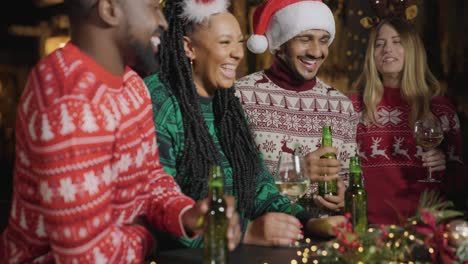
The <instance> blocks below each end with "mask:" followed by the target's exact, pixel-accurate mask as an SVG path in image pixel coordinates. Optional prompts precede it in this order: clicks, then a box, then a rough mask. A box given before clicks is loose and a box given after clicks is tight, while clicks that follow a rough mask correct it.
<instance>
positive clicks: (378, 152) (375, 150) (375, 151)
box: [370, 137, 390, 160]
mask: <svg viewBox="0 0 468 264" xmlns="http://www.w3.org/2000/svg"><path fill="white" fill-rule="evenodd" d="M380 141H382V138H374V137H373V138H372V146H371V149H372V154H371V155H370V156H371V157H372V158H375V157H376V156H383V157H385V158H386V159H388V160H390V158H389V157H388V156H387V154H386V153H385V149H379V145H380V144H379V143H380Z"/></svg>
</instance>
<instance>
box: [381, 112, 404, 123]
mask: <svg viewBox="0 0 468 264" xmlns="http://www.w3.org/2000/svg"><path fill="white" fill-rule="evenodd" d="M401 114H402V112H401V111H400V110H398V109H394V110H391V111H387V110H386V109H379V111H378V112H377V115H378V116H379V117H378V122H379V123H380V124H382V125H385V124H387V123H388V122H391V123H393V124H394V125H398V124H399V123H400V122H401V119H400V115H401Z"/></svg>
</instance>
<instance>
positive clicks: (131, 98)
mask: <svg viewBox="0 0 468 264" xmlns="http://www.w3.org/2000/svg"><path fill="white" fill-rule="evenodd" d="M127 94H128V97H130V101H132V104H133V107H134V108H135V109H138V108H140V104H139V103H138V101H137V99H136V98H135V95H134V94H133V93H132V92H131V91H129V90H127Z"/></svg>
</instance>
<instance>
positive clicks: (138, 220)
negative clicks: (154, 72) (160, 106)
mask: <svg viewBox="0 0 468 264" xmlns="http://www.w3.org/2000/svg"><path fill="white" fill-rule="evenodd" d="M65 3H66V5H67V6H68V7H69V10H70V11H71V12H70V22H71V29H72V36H71V39H72V40H71V42H70V43H68V44H67V45H66V46H65V47H64V48H62V49H59V50H57V51H55V52H54V53H52V54H51V55H49V56H48V57H46V58H44V59H43V60H42V61H40V62H39V63H38V65H37V66H36V67H35V68H34V69H33V70H32V72H31V74H30V77H29V81H28V83H27V86H26V88H25V90H24V93H23V96H22V98H21V100H20V102H19V108H18V119H17V129H16V133H17V135H16V139H17V141H16V151H17V159H16V165H15V166H16V167H15V176H14V177H15V179H14V192H13V193H14V194H13V203H12V209H11V214H10V221H9V226H8V227H7V229H6V230H5V231H4V232H3V234H2V236H1V239H0V260H2V262H3V261H8V262H9V263H24V262H28V263H29V262H34V263H50V262H53V261H55V262H57V263H139V262H142V261H143V260H144V258H145V257H146V256H148V254H149V253H151V250H152V249H153V246H154V245H155V241H154V240H153V237H152V236H151V233H150V232H149V231H148V230H147V228H146V227H147V226H148V225H149V226H152V227H154V228H157V229H160V230H164V231H167V232H170V233H173V234H176V235H180V236H183V235H185V236H187V234H189V235H191V236H193V235H195V234H197V233H199V232H201V231H202V230H200V229H201V227H200V225H199V224H198V221H197V220H198V218H199V217H200V216H201V215H203V214H204V213H205V212H207V209H208V205H207V201H206V200H204V201H202V202H199V203H197V204H195V203H194V201H193V200H191V199H190V198H188V197H187V196H185V195H183V194H182V193H181V192H180V189H179V187H178V186H177V185H176V183H175V182H174V181H173V178H172V177H171V176H169V175H167V174H166V173H164V172H163V168H162V166H161V165H160V163H159V154H158V149H157V145H156V133H155V128H154V124H153V119H152V118H153V113H152V106H151V101H150V97H149V94H148V91H147V88H146V86H145V84H144V82H143V80H142V79H141V78H140V77H139V76H138V75H137V74H136V73H135V72H134V71H132V70H131V69H130V68H128V67H127V66H126V65H136V64H137V63H138V65H140V66H146V67H153V66H156V64H155V62H154V61H151V60H149V59H148V58H153V57H154V53H155V52H157V50H158V44H159V35H160V33H161V30H164V29H165V28H166V27H167V23H166V21H165V19H164V16H163V14H162V13H161V10H160V6H159V1H158V0H155V1H150V0H120V1H111V0H68V1H65ZM140 59H145V60H146V61H145V62H143V61H140ZM228 202H229V207H228V210H227V211H228V212H227V215H228V217H229V218H230V225H229V230H228V239H229V242H230V243H229V244H230V248H231V249H233V248H234V247H235V245H236V244H237V243H238V242H239V240H240V228H239V225H238V216H237V214H236V213H235V212H234V211H233V210H234V209H233V208H234V201H233V199H228ZM148 228H149V227H148Z"/></svg>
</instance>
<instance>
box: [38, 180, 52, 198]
mask: <svg viewBox="0 0 468 264" xmlns="http://www.w3.org/2000/svg"><path fill="white" fill-rule="evenodd" d="M39 192H40V193H41V195H42V199H43V200H44V201H45V202H47V203H50V202H52V195H53V193H52V190H51V189H50V188H49V186H48V185H47V182H41V184H40V186H39Z"/></svg>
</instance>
